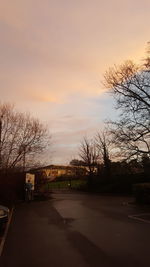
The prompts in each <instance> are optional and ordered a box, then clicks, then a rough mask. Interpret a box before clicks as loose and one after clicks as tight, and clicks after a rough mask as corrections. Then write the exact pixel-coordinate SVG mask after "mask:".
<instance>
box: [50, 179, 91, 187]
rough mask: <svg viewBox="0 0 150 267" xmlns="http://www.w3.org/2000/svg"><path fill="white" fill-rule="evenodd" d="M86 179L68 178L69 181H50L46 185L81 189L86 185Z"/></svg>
mask: <svg viewBox="0 0 150 267" xmlns="http://www.w3.org/2000/svg"><path fill="white" fill-rule="evenodd" d="M86 184H87V181H86V180H68V181H58V182H56V181H55V182H49V183H48V184H47V185H46V186H47V189H59V188H61V189H63V188H72V189H79V188H82V187H84V186H86Z"/></svg>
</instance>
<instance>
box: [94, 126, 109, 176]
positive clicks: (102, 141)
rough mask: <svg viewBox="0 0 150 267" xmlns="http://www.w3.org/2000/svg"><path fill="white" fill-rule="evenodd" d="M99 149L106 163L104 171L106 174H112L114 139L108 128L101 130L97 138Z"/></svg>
mask: <svg viewBox="0 0 150 267" xmlns="http://www.w3.org/2000/svg"><path fill="white" fill-rule="evenodd" d="M95 141H96V145H97V149H98V151H99V155H100V156H101V158H102V162H103V164H104V173H105V176H107V177H108V176H110V169H111V160H110V150H111V148H112V140H111V137H110V134H109V132H108V130H106V129H105V130H104V131H102V132H99V133H98V134H97V135H96V138H95Z"/></svg>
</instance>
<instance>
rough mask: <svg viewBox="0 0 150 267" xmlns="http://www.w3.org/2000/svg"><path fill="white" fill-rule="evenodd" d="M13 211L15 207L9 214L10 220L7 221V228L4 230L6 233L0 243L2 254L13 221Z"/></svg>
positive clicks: (0, 253) (0, 252)
mask: <svg viewBox="0 0 150 267" xmlns="http://www.w3.org/2000/svg"><path fill="white" fill-rule="evenodd" d="M13 211H14V207H13V208H12V209H11V212H10V215H9V219H8V222H7V225H6V228H5V232H4V235H3V237H2V241H1V244H0V256H1V255H2V252H3V248H4V244H5V241H6V237H7V233H8V229H9V226H10V223H11V219H12V215H13Z"/></svg>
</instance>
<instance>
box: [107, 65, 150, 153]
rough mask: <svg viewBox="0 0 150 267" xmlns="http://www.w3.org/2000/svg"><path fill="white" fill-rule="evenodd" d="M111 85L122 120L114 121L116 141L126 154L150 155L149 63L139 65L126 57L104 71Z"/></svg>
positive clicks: (113, 127) (108, 86)
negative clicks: (123, 61)
mask: <svg viewBox="0 0 150 267" xmlns="http://www.w3.org/2000/svg"><path fill="white" fill-rule="evenodd" d="M104 78H105V86H106V87H107V88H110V89H111V92H112V93H113V96H114V97H115V99H116V103H117V105H116V107H117V109H119V110H120V111H121V114H120V120H119V121H117V122H112V134H113V135H114V142H115V143H116V144H117V145H118V146H119V148H120V150H121V153H122V154H124V156H125V157H126V158H132V157H135V156H138V155H142V154H143V153H144V154H147V155H150V71H149V65H148V63H147V65H146V64H144V65H142V66H138V65H136V64H134V63H133V62H132V61H126V62H125V63H124V64H122V65H120V66H118V67H117V66H114V67H113V68H110V69H109V70H108V71H107V72H106V73H105V75H104Z"/></svg>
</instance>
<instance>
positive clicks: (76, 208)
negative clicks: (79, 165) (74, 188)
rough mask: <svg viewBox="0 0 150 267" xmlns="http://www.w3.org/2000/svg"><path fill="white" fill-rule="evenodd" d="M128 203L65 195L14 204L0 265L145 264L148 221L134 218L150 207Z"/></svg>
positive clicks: (148, 260) (149, 251)
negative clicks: (46, 199) (47, 199)
mask: <svg viewBox="0 0 150 267" xmlns="http://www.w3.org/2000/svg"><path fill="white" fill-rule="evenodd" d="M131 201H132V200H131V199H130V198H127V197H111V196H99V195H88V194H76V193H74V194H67V193H65V194H53V195H52V199H51V200H49V201H39V202H32V203H30V204H27V203H22V204H19V205H18V206H17V207H16V208H15V211H14V214H13V219H12V223H11V226H10V229H9V232H8V236H7V239H6V242H5V246H4V250H3V254H2V256H1V259H0V266H1V267H13V266H14V267H30V266H31V267H49V266H51V267H59V266H63V267H89V266H91V267H112V266H113V267H114V266H115V267H128V266H130V267H134V266H135V267H148V266H150V222H149V221H148V220H144V221H142V220H141V221H140V220H139V218H142V217H141V215H140V214H145V213H146V214H147V213H149V212H150V208H148V207H137V206H136V205H133V204H130V202H131ZM134 215H136V216H135V217H134ZM137 215H138V216H137ZM128 216H131V217H128Z"/></svg>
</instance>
